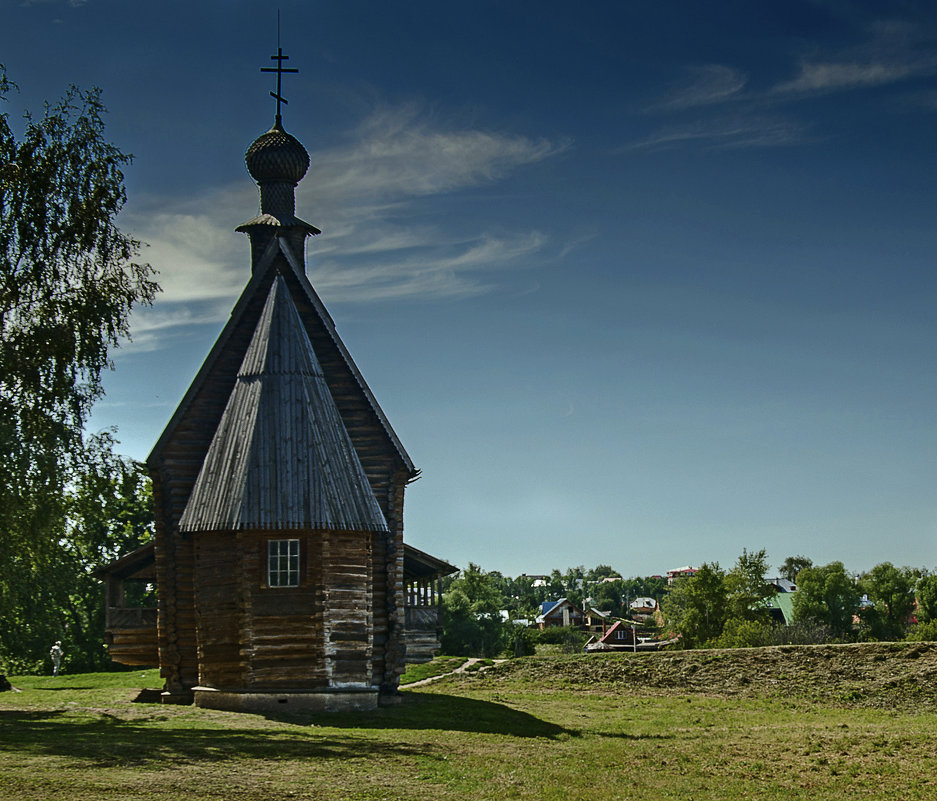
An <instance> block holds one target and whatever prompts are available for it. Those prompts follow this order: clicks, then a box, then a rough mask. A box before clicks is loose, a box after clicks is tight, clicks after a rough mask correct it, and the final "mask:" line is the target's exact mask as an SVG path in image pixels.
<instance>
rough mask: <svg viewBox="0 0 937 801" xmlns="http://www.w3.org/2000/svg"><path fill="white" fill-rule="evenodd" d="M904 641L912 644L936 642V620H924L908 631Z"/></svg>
mask: <svg viewBox="0 0 937 801" xmlns="http://www.w3.org/2000/svg"><path fill="white" fill-rule="evenodd" d="M905 639H906V640H909V641H912V642H937V620H933V619H932V620H925V621H923V622H921V623H916V624H915V625H913V626H911V627H910V628H909V629H908V633H907V635H906V636H905Z"/></svg>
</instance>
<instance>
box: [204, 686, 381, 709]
mask: <svg viewBox="0 0 937 801" xmlns="http://www.w3.org/2000/svg"><path fill="white" fill-rule="evenodd" d="M192 692H193V694H194V695H195V705H196V706H199V707H203V708H204V709H223V710H225V711H227V712H254V713H258V714H261V715H265V714H275V713H283V712H366V711H370V710H373V709H377V702H378V698H377V695H378V693H377V690H376V689H374V690H371V689H361V690H358V689H334V690H331V689H330V690H319V691H313V692H310V691H308V690H297V691H289V692H230V691H227V690H215V689H213V688H211V687H193V688H192Z"/></svg>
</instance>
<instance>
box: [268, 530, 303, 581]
mask: <svg viewBox="0 0 937 801" xmlns="http://www.w3.org/2000/svg"><path fill="white" fill-rule="evenodd" d="M283 546H286V551H285V553H284V552H283V550H282V549H283ZM294 546H295V547H294ZM274 549H276V551H274ZM294 551H295V552H294ZM266 552H267V570H266V583H265V586H266V587H268V588H269V589H271V590H283V589H290V588H293V587H298V586H299V585H300V583H301V582H302V574H303V570H302V541H301V540H300V539H299V538H298V537H282V538H281V537H277V538H271V539H268V540H267V541H266ZM274 560H276V564H274ZM284 560H285V566H284ZM294 565H295V567H294ZM274 580H275V581H274Z"/></svg>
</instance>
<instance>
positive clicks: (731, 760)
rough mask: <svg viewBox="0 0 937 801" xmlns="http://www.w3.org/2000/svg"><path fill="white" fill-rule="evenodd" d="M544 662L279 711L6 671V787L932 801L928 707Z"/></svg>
mask: <svg viewBox="0 0 937 801" xmlns="http://www.w3.org/2000/svg"><path fill="white" fill-rule="evenodd" d="M639 658H640V657H639ZM582 659H584V660H586V659H590V657H582ZM549 663H550V660H549V659H548V660H546V662H544V660H540V659H538V660H536V661H532V662H531V667H536V671H534V672H533V673H531V674H530V675H527V674H526V673H525V671H524V670H520V669H518V667H517V665H513V666H506V667H504V669H501V668H498V667H495V668H491V669H490V670H485V671H482V672H480V673H474V674H468V675H459V676H455V677H447V678H443V679H439V680H438V681H436V682H434V683H432V684H430V685H427V686H424V687H421V688H418V689H414V690H410V691H406V692H404V693H403V695H404V702H403V703H402V704H401V705H399V706H396V707H388V708H384V709H381V710H379V711H378V712H376V713H368V714H360V713H359V714H335V715H320V716H294V717H277V718H268V717H263V716H259V715H243V714H240V715H239V714H234V713H225V712H218V711H212V710H200V709H195V708H193V707H171V706H169V707H164V706H159V705H154V704H134V703H131V700H132V698H133V697H134V696H135V695H136V694H137V690H138V689H139V688H140V687H145V686H149V687H156V686H158V680H157V679H156V677H155V675H154V674H153V673H152V672H149V671H148V672H146V673H125V674H96V675H86V676H65V677H59V678H57V679H51V678H32V677H30V678H14V679H13V684H14V686H16V687H19V688H20V689H21V690H22V692H20V693H5V694H2V695H0V798H3V799H6V798H11V799H13V798H17V799H24V800H25V801H34V800H36V801H38V799H43V801H45V799H57V798H63V799H64V798H68V799H70V801H90V800H91V799H95V801H97V800H98V799H102V798H104V799H176V798H180V799H181V798H185V799H191V800H192V801H197V800H198V799H230V800H231V801H248V800H250V801H253V800H254V799H278V798H290V799H296V798H310V799H312V798H315V799H326V800H333V799H334V800H336V801H337V800H338V799H443V800H445V799H459V801H471V800H472V799H486V800H487V799H500V798H508V799H538V801H539V800H540V799H544V800H545V801H552V800H553V799H556V801H560V799H562V801H580V800H582V801H585V799H588V800H589V801H596V799H639V800H640V801H644V800H645V799H647V801H650V800H651V799H654V801H658V799H671V798H673V799H676V798H680V799H696V800H697V801H700V800H701V799H727V800H729V801H733V800H735V799H769V798H770V799H775V798H781V797H783V798H786V799H811V800H813V799H832V798H837V799H842V798H876V799H879V798H880V799H908V800H909V801H910V800H911V799H932V798H934V797H935V796H937V782H935V778H934V777H935V776H937V725H935V724H937V715H935V714H934V713H932V712H926V713H920V712H915V711H913V709H909V710H904V711H901V710H890V711H887V710H881V709H875V708H855V707H854V708H847V707H845V706H843V705H840V704H838V703H836V702H835V701H834V700H830V701H825V702H822V703H818V702H816V701H809V700H804V699H791V698H784V697H754V698H753V697H741V696H735V697H720V696H717V695H710V694H706V693H702V692H694V693H685V692H675V691H672V690H661V689H660V688H654V687H642V686H633V687H625V686H621V685H618V686H615V687H614V688H611V687H609V686H603V685H601V684H595V683H594V684H592V685H586V686H575V687H571V686H569V685H568V683H567V684H564V685H563V686H556V687H554V686H551V683H550V681H549V680H548V678H547V677H548V675H549V670H548V668H549V666H550V664H549ZM583 664H585V663H583ZM558 667H562V670H563V672H564V673H565V672H566V671H568V670H569V668H570V665H569V663H568V660H562V663H561V664H558ZM531 676H535V678H531ZM817 680H818V682H822V680H823V676H822V675H819V674H818V677H817Z"/></svg>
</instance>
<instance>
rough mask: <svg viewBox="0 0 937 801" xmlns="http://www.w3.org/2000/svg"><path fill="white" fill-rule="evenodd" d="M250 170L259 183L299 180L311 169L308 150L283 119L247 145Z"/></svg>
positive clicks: (294, 183) (246, 157)
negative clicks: (288, 130) (282, 123)
mask: <svg viewBox="0 0 937 801" xmlns="http://www.w3.org/2000/svg"><path fill="white" fill-rule="evenodd" d="M245 161H246V162H247V170H248V172H249V173H250V174H251V177H252V178H253V179H254V180H255V181H257V183H259V184H264V183H267V182H270V181H276V182H280V181H284V182H289V183H291V184H293V185H294V186H295V185H296V184H297V183H299V181H300V180H301V179H302V177H303V176H304V175H305V174H306V170H308V169H309V154H308V153H307V152H306V148H304V147H303V146H302V144H301V143H300V141H299V140H298V139H297V138H296V137H295V136H291V135H290V134H288V133H287V132H286V131H284V130H283V126H282V125H281V124H280V119H279V117H277V121H276V122H275V123H274V125H273V127H272V128H271V129H270V130H269V131H267V133H265V134H262V135H261V136H259V137H257V139H255V140H254V142H253V143H252V144H251V146H250V147H249V148H248V149H247V155H246V156H245Z"/></svg>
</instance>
